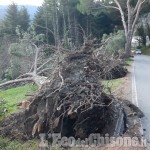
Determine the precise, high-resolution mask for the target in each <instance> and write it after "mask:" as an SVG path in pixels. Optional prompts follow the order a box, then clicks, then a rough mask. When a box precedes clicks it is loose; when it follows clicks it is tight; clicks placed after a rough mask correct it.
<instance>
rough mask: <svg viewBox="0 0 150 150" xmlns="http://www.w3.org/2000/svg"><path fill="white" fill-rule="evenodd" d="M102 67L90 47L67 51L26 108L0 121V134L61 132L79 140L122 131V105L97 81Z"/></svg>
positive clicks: (29, 135) (21, 135) (24, 135)
mask: <svg viewBox="0 0 150 150" xmlns="http://www.w3.org/2000/svg"><path fill="white" fill-rule="evenodd" d="M104 66H105V65H104V64H102V61H101V59H100V57H96V56H95V55H94V54H93V51H92V49H89V50H86V49H83V50H82V51H79V52H74V53H71V54H67V55H66V57H65V59H64V61H62V62H61V63H60V62H59V63H58V67H57V68H55V70H54V72H53V74H52V75H51V78H50V79H49V80H48V81H47V83H46V84H45V85H43V86H42V88H41V89H40V91H39V92H38V93H37V94H36V95H35V96H34V97H33V98H32V102H31V104H30V105H29V109H28V110H25V111H23V112H21V113H17V114H13V115H11V116H10V117H7V118H5V119H4V120H3V121H1V122H0V134H1V135H5V136H9V137H11V138H19V139H23V140H26V139H30V138H33V137H36V136H38V135H39V133H61V135H62V136H67V137H69V136H73V137H75V138H81V139H84V138H86V137H88V136H89V135H90V134H91V133H100V134H101V135H105V134H106V133H108V134H109V135H110V136H118V135H119V134H123V133H124V132H125V130H126V115H125V113H124V109H123V106H122V104H121V103H120V102H119V101H118V100H117V99H116V98H115V97H114V96H112V95H108V94H106V93H105V92H104V86H103V85H102V84H101V82H100V78H102V76H103V74H102V72H104ZM105 67H106V66H105ZM107 67H108V66H107ZM108 68H109V67H108ZM112 72H113V71H112Z"/></svg>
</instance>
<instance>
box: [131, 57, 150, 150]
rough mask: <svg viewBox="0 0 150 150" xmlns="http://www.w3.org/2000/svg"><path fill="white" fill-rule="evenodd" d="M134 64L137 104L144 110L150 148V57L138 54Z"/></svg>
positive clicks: (143, 125)
mask: <svg viewBox="0 0 150 150" xmlns="http://www.w3.org/2000/svg"><path fill="white" fill-rule="evenodd" d="M134 60H135V61H134V64H133V80H135V86H134V87H135V99H136V100H134V101H135V102H136V104H137V105H138V106H139V108H140V109H141V110H142V111H143V112H144V114H145V117H144V118H143V119H142V120H141V121H142V128H143V134H144V137H145V138H146V139H147V142H148V150H150V57H149V56H145V55H137V56H135V58H134Z"/></svg>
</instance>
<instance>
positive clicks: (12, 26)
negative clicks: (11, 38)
mask: <svg viewBox="0 0 150 150" xmlns="http://www.w3.org/2000/svg"><path fill="white" fill-rule="evenodd" d="M4 25H5V32H6V33H8V34H12V35H14V34H16V27H17V25H18V8H17V5H16V4H15V3H12V4H11V5H9V6H8V8H7V11H6V16H5V18H4Z"/></svg>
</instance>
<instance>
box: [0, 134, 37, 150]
mask: <svg viewBox="0 0 150 150" xmlns="http://www.w3.org/2000/svg"><path fill="white" fill-rule="evenodd" d="M0 149H1V150H38V141H36V140H29V141H28V142H26V143H22V142H20V141H18V140H10V139H9V138H6V137H2V136H0Z"/></svg>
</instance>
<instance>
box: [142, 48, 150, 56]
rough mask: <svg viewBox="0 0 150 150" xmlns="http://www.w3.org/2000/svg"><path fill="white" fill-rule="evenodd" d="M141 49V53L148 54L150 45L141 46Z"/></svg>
mask: <svg viewBox="0 0 150 150" xmlns="http://www.w3.org/2000/svg"><path fill="white" fill-rule="evenodd" d="M141 50H142V54H144V55H150V46H147V47H143V48H142V49H141Z"/></svg>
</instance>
